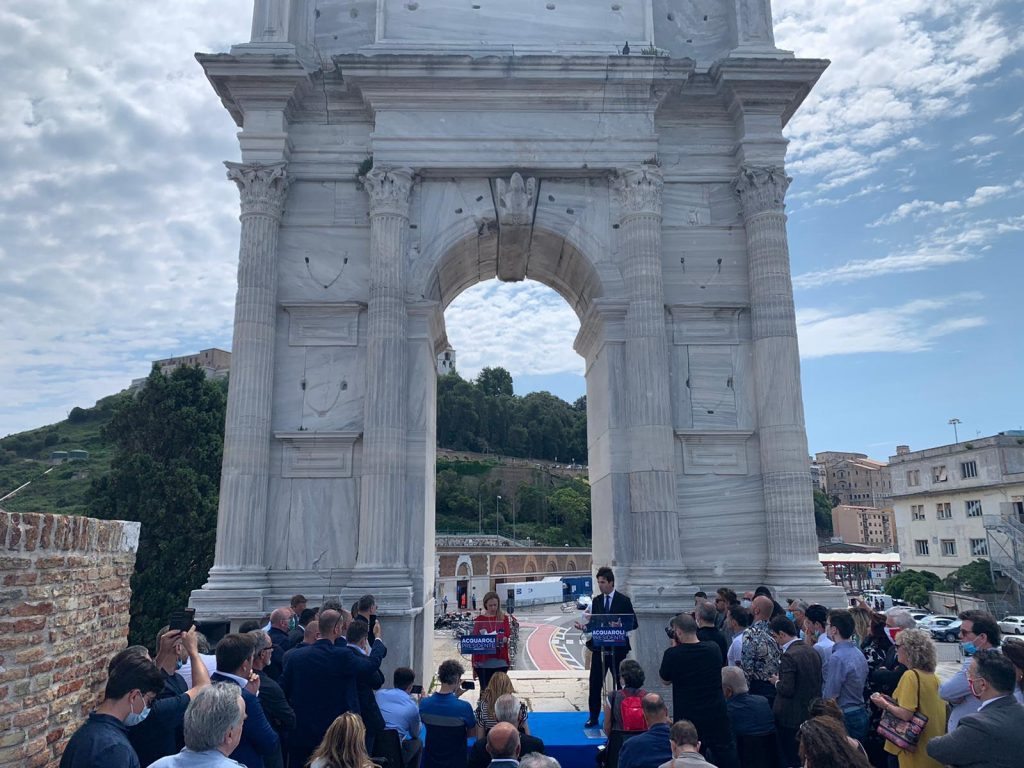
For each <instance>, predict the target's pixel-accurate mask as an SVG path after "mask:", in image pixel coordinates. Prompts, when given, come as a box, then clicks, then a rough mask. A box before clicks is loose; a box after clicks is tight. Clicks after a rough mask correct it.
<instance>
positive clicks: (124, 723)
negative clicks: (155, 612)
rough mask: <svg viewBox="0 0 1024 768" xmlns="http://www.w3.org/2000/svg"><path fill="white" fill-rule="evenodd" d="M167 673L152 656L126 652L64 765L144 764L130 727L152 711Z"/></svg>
mask: <svg viewBox="0 0 1024 768" xmlns="http://www.w3.org/2000/svg"><path fill="white" fill-rule="evenodd" d="M163 687H164V676H163V674H162V673H161V672H160V668H159V667H157V665H156V664H154V663H153V662H152V661H151V660H150V659H149V657H148V656H143V655H141V654H136V653H131V654H126V655H125V656H124V657H123V658H122V659H121V660H120V661H119V662H118V663H117V664H116V665H114V667H113V668H112V669H111V670H110V674H109V676H108V677H107V685H106V688H105V689H104V691H103V702H102V703H101V704H100V705H99V706H98V707H96V709H95V710H94V711H93V712H92V713H91V714H90V715H89V719H88V720H86V721H85V724H84V725H83V726H82V727H81V728H79V729H78V730H77V731H76V732H75V735H74V736H72V737H71V740H70V741H69V742H68V745H67V748H65V750H64V755H63V756H62V757H61V760H60V768H140V764H139V758H138V755H136V754H135V750H134V749H132V745H131V743H129V741H128V727H129V726H132V725H137V724H138V723H141V722H142V721H143V720H145V719H146V716H147V715H148V714H149V705H150V704H151V703H152V702H153V699H155V698H156V696H157V694H158V693H160V691H162V690H163Z"/></svg>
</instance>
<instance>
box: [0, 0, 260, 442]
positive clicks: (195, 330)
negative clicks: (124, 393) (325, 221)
mask: <svg viewBox="0 0 1024 768" xmlns="http://www.w3.org/2000/svg"><path fill="white" fill-rule="evenodd" d="M251 12H252V4H251V2H246V1H245V0H227V2H225V0H190V1H189V2H181V3H161V4H147V3H132V4H128V5H125V4H120V3H100V4H97V3H78V2H71V1H70V0H54V2H50V3H45V4H40V3H38V2H35V1H34V0H9V2H7V3H5V4H4V8H3V10H2V11H0V71H3V73H4V83H5V85H4V89H3V92H2V93H0V134H2V135H3V136H4V141H3V142H0V169H2V170H3V173H4V185H3V188H2V189H0V201H2V205H0V306H2V307H3V312H2V313H0V337H2V338H3V339H4V365H3V366H2V367H0V391H3V392H4V402H3V403H2V404H0V435H2V434H6V433H8V432H11V431H18V430H20V429H26V428H31V427H35V426H39V425H41V424H44V423H47V422H49V421H55V420H57V419H61V418H64V416H66V414H67V411H68V410H69V409H70V407H72V406H74V405H91V404H92V403H93V402H94V401H95V400H96V398H98V397H101V396H103V395H108V394H110V393H112V392H116V391H118V390H120V389H122V388H123V387H125V386H127V384H128V383H129V381H130V380H131V378H133V377H136V376H143V375H145V374H146V373H148V370H149V361H150V360H153V359H155V358H158V357H163V356H166V355H169V354H176V353H181V352H186V351H192V349H193V348H196V349H197V348H201V347H203V346H212V345H214V344H216V345H219V346H225V345H228V344H230V338H231V322H232V315H233V309H232V306H233V301H234V292H235V270H236V259H237V253H238V220H237V216H238V193H237V190H236V189H235V188H234V186H233V185H232V184H231V183H230V182H228V181H227V180H226V179H225V177H224V169H223V166H222V165H221V164H220V161H221V160H231V159H236V158H237V155H238V147H237V142H236V140H235V138H234V131H233V124H232V122H231V120H230V118H229V117H228V116H227V113H226V112H225V111H224V109H223V107H222V106H221V104H220V103H219V99H217V97H216V95H215V94H214V93H213V91H212V90H211V88H210V85H209V83H208V82H207V81H206V78H205V76H204V75H203V72H202V69H201V68H200V67H199V65H198V64H197V63H196V61H195V59H194V58H193V52H194V51H197V50H203V51H211V50H212V51H216V50H225V49H226V48H227V47H228V46H229V45H230V44H231V43H233V42H237V41H239V40H243V39H245V38H246V37H248V32H249V29H248V27H249V22H248V20H249V18H251V16H250V14H251Z"/></svg>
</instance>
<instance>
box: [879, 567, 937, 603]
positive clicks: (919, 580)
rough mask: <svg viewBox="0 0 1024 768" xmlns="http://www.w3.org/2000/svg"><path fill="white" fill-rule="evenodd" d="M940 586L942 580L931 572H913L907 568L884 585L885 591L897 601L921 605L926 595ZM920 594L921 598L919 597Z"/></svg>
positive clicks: (926, 598)
mask: <svg viewBox="0 0 1024 768" xmlns="http://www.w3.org/2000/svg"><path fill="white" fill-rule="evenodd" d="M941 584H942V579H940V578H939V577H938V576H937V575H936V574H934V573H932V572H931V571H915V570H913V569H912V568H908V569H907V570H905V571H900V572H899V573H897V574H896V575H895V576H893V577H892V578H891V579H889V580H888V581H887V582H886V583H885V591H886V593H887V594H890V595H892V596H893V597H894V598H896V599H897V600H906V601H907V602H908V603H914V605H923V604H924V603H925V602H926V601H927V600H928V593H929V592H931V591H932V590H934V589H936V588H937V587H938V586H939V585H941ZM908 593H909V595H910V596H908ZM922 593H923V595H924V596H923V597H921V595H922ZM911 596H912V597H913V599H912V598H911Z"/></svg>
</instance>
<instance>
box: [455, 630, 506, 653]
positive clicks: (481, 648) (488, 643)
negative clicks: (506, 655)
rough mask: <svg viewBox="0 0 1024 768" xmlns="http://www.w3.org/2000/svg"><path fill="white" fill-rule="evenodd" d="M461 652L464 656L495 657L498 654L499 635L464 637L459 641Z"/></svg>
mask: <svg viewBox="0 0 1024 768" xmlns="http://www.w3.org/2000/svg"><path fill="white" fill-rule="evenodd" d="M459 652H460V653H464V654H471V653H475V654H480V655H485V656H486V655H492V656H493V655H494V654H496V653H497V652H498V636H497V635H464V636H463V637H462V638H461V639H460V640H459Z"/></svg>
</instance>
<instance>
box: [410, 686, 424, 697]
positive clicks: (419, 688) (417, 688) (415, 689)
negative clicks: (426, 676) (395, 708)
mask: <svg viewBox="0 0 1024 768" xmlns="http://www.w3.org/2000/svg"><path fill="white" fill-rule="evenodd" d="M412 692H413V694H415V695H417V696H419V695H420V694H421V693H423V686H422V685H414V686H413V687H412Z"/></svg>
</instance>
